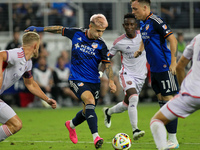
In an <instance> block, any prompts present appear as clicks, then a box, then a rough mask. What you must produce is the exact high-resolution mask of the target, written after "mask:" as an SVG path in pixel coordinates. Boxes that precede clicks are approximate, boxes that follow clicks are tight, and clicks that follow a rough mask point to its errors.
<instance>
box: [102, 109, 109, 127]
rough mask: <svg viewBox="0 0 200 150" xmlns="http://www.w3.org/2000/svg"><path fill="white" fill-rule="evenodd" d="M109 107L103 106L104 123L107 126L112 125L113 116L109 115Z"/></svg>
mask: <svg viewBox="0 0 200 150" xmlns="http://www.w3.org/2000/svg"><path fill="white" fill-rule="evenodd" d="M108 109H109V108H108V107H104V108H103V113H104V124H105V126H106V127H107V128H110V126H111V119H110V118H111V116H110V115H108Z"/></svg>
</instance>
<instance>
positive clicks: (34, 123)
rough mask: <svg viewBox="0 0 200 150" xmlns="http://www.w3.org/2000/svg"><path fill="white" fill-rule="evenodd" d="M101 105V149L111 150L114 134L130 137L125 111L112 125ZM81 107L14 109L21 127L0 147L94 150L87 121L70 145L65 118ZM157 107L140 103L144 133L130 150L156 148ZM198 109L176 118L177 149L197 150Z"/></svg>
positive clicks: (8, 149) (7, 149) (2, 149)
mask: <svg viewBox="0 0 200 150" xmlns="http://www.w3.org/2000/svg"><path fill="white" fill-rule="evenodd" d="M102 108H103V106H97V108H96V113H97V116H98V127H99V134H100V136H101V137H102V138H104V144H103V147H102V148H101V149H102V150H112V149H113V148H112V144H111V141H112V138H113V136H114V135H115V134H117V133H120V132H125V133H127V134H129V135H130V137H131V138H132V130H131V125H130V121H129V118H128V113H127V112H124V113H121V114H115V115H113V116H112V126H111V128H109V129H107V128H106V127H105V126H104V121H103V119H104V115H103V112H102ZM80 109H81V107H70V108H61V109H56V110H53V109H39V108H38V109H29V108H16V109H15V111H16V113H17V114H18V116H19V117H20V118H21V120H22V122H23V128H22V129H21V131H19V132H18V133H16V134H15V135H14V136H11V137H9V138H7V139H6V140H5V141H3V142H1V143H0V150H94V149H95V148H94V144H93V140H92V135H91V133H90V130H89V128H88V126H87V122H84V123H83V124H81V125H79V126H78V127H77V128H76V132H77V135H78V140H79V141H78V143H77V144H73V143H72V142H71V141H70V139H69V134H68V131H67V129H66V127H65V126H64V123H65V121H66V120H70V119H72V118H73V117H74V116H75V114H76V112H78V111H79V110H80ZM158 109H159V106H158V104H157V103H139V105H138V115H139V116H138V118H139V122H138V126H139V128H140V129H142V130H145V132H146V134H145V136H144V137H143V138H141V139H140V140H138V141H133V143H132V147H131V149H130V150H155V149H156V146H155V144H154V141H153V137H152V135H151V132H150V127H149V122H150V119H151V117H152V116H153V115H154V113H155V112H156V111H157V110H158ZM199 114H200V113H199V112H196V113H194V114H193V115H191V116H190V117H188V118H186V119H179V123H178V133H177V137H178V140H179V144H180V148H179V149H180V150H199V149H200V138H199V125H200V122H199Z"/></svg>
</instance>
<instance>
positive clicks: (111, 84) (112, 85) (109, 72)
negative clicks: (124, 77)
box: [102, 63, 116, 93]
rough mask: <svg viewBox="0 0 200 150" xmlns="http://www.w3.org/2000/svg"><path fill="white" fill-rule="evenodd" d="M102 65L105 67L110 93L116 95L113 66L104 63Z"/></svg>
mask: <svg viewBox="0 0 200 150" xmlns="http://www.w3.org/2000/svg"><path fill="white" fill-rule="evenodd" d="M102 65H104V66H103V67H104V69H105V72H106V75H107V77H108V79H109V87H110V92H112V93H115V92H116V85H115V83H114V78H113V70H112V66H111V64H110V63H103V64H102Z"/></svg>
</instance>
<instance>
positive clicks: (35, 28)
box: [24, 26, 63, 33]
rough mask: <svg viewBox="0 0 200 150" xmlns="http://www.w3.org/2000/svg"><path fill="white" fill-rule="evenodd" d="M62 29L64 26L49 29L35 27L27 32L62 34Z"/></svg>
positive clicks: (31, 27)
mask: <svg viewBox="0 0 200 150" xmlns="http://www.w3.org/2000/svg"><path fill="white" fill-rule="evenodd" d="M62 28H63V26H47V27H35V26H30V27H28V28H27V29H26V30H24V31H25V32H28V31H35V32H51V33H62Z"/></svg>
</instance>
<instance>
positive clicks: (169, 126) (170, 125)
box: [158, 100, 178, 133]
mask: <svg viewBox="0 0 200 150" xmlns="http://www.w3.org/2000/svg"><path fill="white" fill-rule="evenodd" d="M158 102H159V105H160V107H162V106H163V105H165V104H166V103H167V101H161V100H159V101H158ZM177 124H178V119H175V120H173V121H171V122H169V123H168V124H167V125H165V127H166V129H167V132H168V133H176V131H177Z"/></svg>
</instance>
